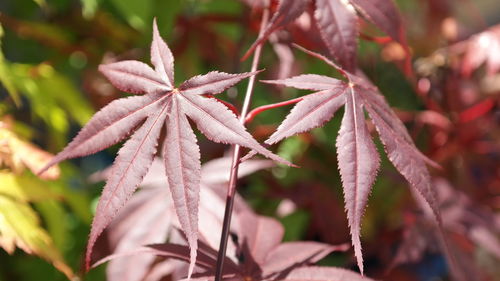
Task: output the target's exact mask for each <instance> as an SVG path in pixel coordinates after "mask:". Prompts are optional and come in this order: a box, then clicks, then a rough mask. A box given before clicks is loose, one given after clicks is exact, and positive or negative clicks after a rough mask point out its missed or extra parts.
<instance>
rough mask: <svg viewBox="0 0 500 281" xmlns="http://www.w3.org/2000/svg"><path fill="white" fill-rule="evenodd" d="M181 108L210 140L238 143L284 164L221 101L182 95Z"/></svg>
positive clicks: (286, 162)
mask: <svg viewBox="0 0 500 281" xmlns="http://www.w3.org/2000/svg"><path fill="white" fill-rule="evenodd" d="M182 97H183V98H182V99H180V102H181V104H182V109H183V111H184V112H185V113H186V115H187V116H189V118H190V119H192V120H193V121H194V122H195V123H196V126H197V127H198V129H199V130H200V131H201V132H202V133H203V134H204V135H205V136H206V137H207V138H209V139H210V140H212V141H215V142H221V143H231V144H238V145H241V146H244V147H248V148H251V149H253V150H255V151H257V152H258V153H260V154H262V155H264V156H266V157H268V158H270V159H273V160H275V161H278V162H280V163H283V164H286V165H290V166H291V165H292V164H291V163H290V162H288V161H286V160H285V159H283V158H281V157H279V156H277V155H276V154H273V153H272V152H270V151H269V150H267V149H265V148H264V147H262V146H261V145H260V144H259V143H258V142H257V141H256V140H255V139H253V137H252V136H251V135H250V134H249V133H248V132H247V130H246V128H245V127H244V126H243V125H242V124H241V123H240V122H239V121H238V119H237V118H236V116H235V115H234V113H233V112H231V111H230V110H228V109H227V107H226V106H224V105H223V104H222V103H220V102H218V101H215V100H213V99H208V98H203V97H200V96H198V95H182Z"/></svg>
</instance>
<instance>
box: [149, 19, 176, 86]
mask: <svg viewBox="0 0 500 281" xmlns="http://www.w3.org/2000/svg"><path fill="white" fill-rule="evenodd" d="M151 63H153V65H154V66H155V71H156V73H157V74H158V75H159V76H160V77H161V79H162V81H163V82H164V83H165V84H166V85H167V87H169V88H170V89H173V88H174V57H173V56H172V52H171V51H170V49H169V48H168V46H167V44H166V43H165V41H163V39H162V38H161V37H160V32H159V31H158V26H157V24H156V19H154V22H153V43H152V44H151Z"/></svg>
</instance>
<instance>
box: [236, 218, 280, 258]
mask: <svg viewBox="0 0 500 281" xmlns="http://www.w3.org/2000/svg"><path fill="white" fill-rule="evenodd" d="M239 218H240V219H239V223H240V226H239V230H240V233H239V237H240V240H242V241H241V243H246V245H247V246H248V251H249V254H250V255H251V256H252V259H253V260H254V261H255V262H257V263H258V264H263V262H264V261H265V260H266V256H267V255H268V254H269V252H270V251H271V250H273V249H274V248H275V247H276V246H278V245H279V244H280V242H281V239H283V235H284V233H285V230H284V229H283V226H282V225H281V224H280V223H279V222H278V221H277V220H275V219H271V218H267V217H263V216H258V215H256V214H254V213H251V212H246V213H242V214H240V215H239Z"/></svg>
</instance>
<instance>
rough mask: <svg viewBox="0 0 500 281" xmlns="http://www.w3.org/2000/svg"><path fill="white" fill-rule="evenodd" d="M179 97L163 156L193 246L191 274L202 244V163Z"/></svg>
mask: <svg viewBox="0 0 500 281" xmlns="http://www.w3.org/2000/svg"><path fill="white" fill-rule="evenodd" d="M178 96H179V95H178V94H176V95H174V97H173V98H172V104H171V110H170V114H169V116H168V121H167V128H168V131H167V137H166V140H165V144H164V151H163V153H164V157H163V158H164V160H165V169H166V172H167V177H168V183H169V186H170V191H171V192H172V200H173V201H174V205H175V211H176V212H177V218H178V219H179V222H180V224H181V226H182V230H183V231H184V233H185V234H186V237H187V241H188V244H189V247H190V249H191V261H190V265H189V273H188V277H189V276H191V274H192V273H193V269H194V265H195V261H196V249H197V243H198V242H197V240H198V203H199V194H200V174H201V164H200V149H199V147H198V144H197V143H196V136H195V135H194V133H193V130H192V129H191V126H190V125H189V122H188V120H187V118H186V116H185V115H184V113H183V112H182V110H181V104H180V101H179V100H178V99H179V98H178Z"/></svg>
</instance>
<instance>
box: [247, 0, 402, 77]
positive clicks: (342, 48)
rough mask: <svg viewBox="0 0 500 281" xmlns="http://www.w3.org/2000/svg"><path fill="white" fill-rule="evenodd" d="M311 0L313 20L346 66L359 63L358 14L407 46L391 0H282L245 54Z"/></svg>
mask: <svg viewBox="0 0 500 281" xmlns="http://www.w3.org/2000/svg"><path fill="white" fill-rule="evenodd" d="M309 3H314V17H312V20H313V22H314V24H315V25H316V26H317V27H318V29H319V31H320V35H321V38H322V40H323V42H324V43H325V45H326V47H327V49H328V51H329V55H330V56H331V57H333V58H335V60H336V61H337V62H338V63H339V64H340V65H341V66H342V67H343V68H345V69H347V70H350V71H354V70H355V66H356V53H357V48H358V42H357V40H358V35H359V29H358V14H359V15H361V16H362V17H364V18H365V19H366V20H368V21H369V22H371V23H373V24H374V25H375V26H377V27H378V28H379V29H380V30H382V31H383V32H385V33H386V34H387V35H389V36H390V37H391V38H392V39H393V40H396V41H397V42H399V43H400V44H402V45H403V47H404V48H405V49H408V46H407V42H406V39H405V37H404V27H403V24H402V20H401V17H400V15H399V12H398V10H397V8H396V6H395V5H394V3H393V2H392V0H280V1H279V4H278V9H277V11H276V12H275V14H274V15H273V17H272V18H271V20H270V21H269V23H268V25H267V27H266V29H265V31H264V32H263V33H262V35H261V36H259V38H257V40H256V41H255V43H254V44H253V45H252V46H251V47H250V49H249V50H248V52H247V54H245V56H244V57H247V56H248V54H249V53H250V52H252V51H253V50H254V49H255V47H256V46H257V45H258V44H261V43H262V42H264V41H265V40H266V39H267V38H268V37H269V35H271V33H273V32H274V31H275V30H277V29H279V28H283V27H285V26H286V25H288V24H290V23H292V22H293V21H294V20H295V19H297V18H298V17H299V16H300V15H302V14H303V13H304V12H305V11H306V10H307V7H308V6H309Z"/></svg>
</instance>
